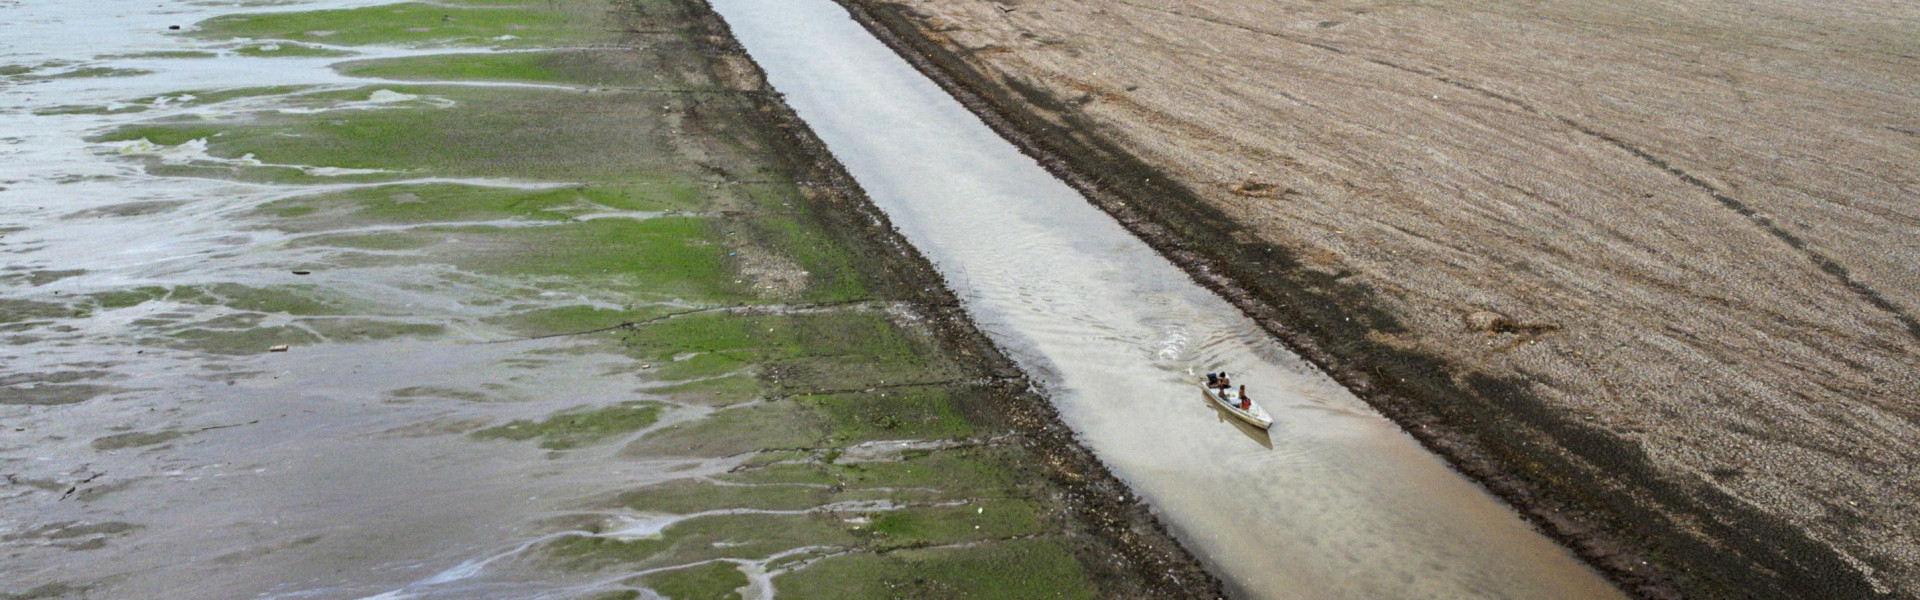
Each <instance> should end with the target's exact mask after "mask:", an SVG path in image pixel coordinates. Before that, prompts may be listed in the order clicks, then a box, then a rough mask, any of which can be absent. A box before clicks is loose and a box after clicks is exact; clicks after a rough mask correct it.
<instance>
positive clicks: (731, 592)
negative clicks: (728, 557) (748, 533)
mask: <svg viewBox="0 0 1920 600" xmlns="http://www.w3.org/2000/svg"><path fill="white" fill-rule="evenodd" d="M640 582H641V584H642V585H645V586H647V588H648V589H651V590H653V591H654V593H657V594H660V595H661V596H665V597H667V598H670V599H672V600H741V596H740V592H739V591H737V590H739V589H740V588H743V587H746V586H747V576H746V575H745V574H743V573H741V572H740V568H739V567H737V566H734V564H733V563H729V562H714V563H707V564H704V565H699V566H694V567H687V568H685V569H674V570H672V571H666V572H662V573H656V574H653V575H648V576H646V577H642V578H640Z"/></svg>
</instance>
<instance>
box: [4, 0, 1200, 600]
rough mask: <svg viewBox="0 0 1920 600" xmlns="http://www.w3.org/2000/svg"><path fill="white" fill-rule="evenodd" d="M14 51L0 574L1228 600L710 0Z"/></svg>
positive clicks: (549, 593)
mask: <svg viewBox="0 0 1920 600" xmlns="http://www.w3.org/2000/svg"><path fill="white" fill-rule="evenodd" d="M171 26H179V27H178V29H174V28H172V27H171ZM0 65H4V70H0V130H4V131H7V132H8V133H7V135H8V136H10V137H7V138H6V139H4V140H0V144H4V146H0V152H4V153H5V154H6V158H7V161H6V162H5V164H4V166H0V253H4V259H3V261H0V269H5V271H4V273H0V336H4V339H5V341H6V343H5V346H4V347H0V425H4V429H0V473H4V475H5V482H4V485H3V486H0V515H4V516H0V552H4V555H5V556H6V560H5V561H3V562H0V580H3V581H6V582H8V585H7V586H6V587H7V589H5V590H0V594H3V596H0V597H6V598H16V597H18V598H121V597H142V598H205V597H224V598H243V597H255V598H349V599H350V598H380V599H383V600H392V599H400V598H436V597H441V598H595V599H603V600H604V599H615V598H618V599H628V600H631V599H634V598H662V597H670V598H679V599H685V598H744V599H763V600H764V599H767V598H773V597H775V596H776V595H777V596H778V597H783V598H806V597H814V598H862V597H894V596H897V595H899V594H902V593H903V592H902V591H901V590H913V591H911V592H904V593H906V594H907V595H912V596H941V595H946V596H954V595H959V596H973V597H994V596H998V597H1066V598H1091V597H1110V596H1139V595H1153V596H1167V595H1181V594H1191V595H1195V596H1208V595H1211V594H1213V593H1214V592H1215V591H1216V589H1215V587H1214V584H1213V583H1212V582H1211V580H1210V579H1209V578H1208V577H1207V576H1206V575H1205V574H1204V573H1202V572H1200V571H1199V568H1198V566H1197V565H1196V564H1195V563H1193V561H1192V560H1191V559H1190V558H1188V557H1186V556H1185V555H1184V554H1183V553H1182V552H1181V551H1180V550H1179V548H1178V547H1177V546H1175V545H1174V544H1173V543H1172V542H1171V540H1169V539H1167V538H1166V537H1165V535H1164V534H1162V533H1159V532H1158V530H1157V525H1156V524H1155V523H1154V522H1153V520H1152V517H1151V516H1150V515H1147V514H1146V512H1145V510H1144V509H1143V508H1141V507H1140V506H1139V505H1138V503H1137V502H1134V501H1133V500H1132V499H1131V498H1130V497H1129V496H1128V495H1127V494H1126V492H1125V490H1124V488H1123V487H1122V486H1120V485H1118V484H1117V482H1115V481H1113V480H1112V478H1111V477H1108V476H1106V475H1105V474H1104V472H1103V471H1102V470H1101V468H1100V467H1099V465H1098V464H1097V463H1095V462H1093V461H1092V459H1091V457H1090V456H1089V455H1087V454H1086V453H1085V452H1084V451H1083V450H1080V449H1079V448H1077V447H1076V446H1074V445H1073V444H1072V440H1071V439H1070V437H1068V436H1067V435H1066V434H1064V433H1063V429H1062V428H1061V426H1060V425H1059V423H1058V421H1057V419H1056V418H1055V417H1054V416H1053V415H1052V413H1051V412H1049V411H1048V410H1046V406H1045V404H1044V403H1043V402H1042V401H1041V400H1040V399H1039V398H1037V397H1036V396H1034V395H1032V394H1031V393H1030V392H1029V391H1028V390H1027V386H1026V384H1025V383H1024V381H1023V380H1022V378H1021V377H1020V376H1019V374H1018V372H1017V371H1014V370H1012V368H1011V366H1010V364H1009V363H1007V362H1006V361H1005V359H1003V358H1000V357H999V356H998V355H997V354H996V353H995V352H994V350H993V348H992V347H991V346H990V345H989V344H987V343H986V341H985V339H984V338H983V337H981V336H980V335H979V334H978V332H975V331H973V330H972V329H971V326H970V325H968V324H967V322H966V321H965V320H964V317H963V316H962V315H961V314H960V313H959V312H958V311H957V310H956V309H955V307H954V304H955V302H954V300H953V298H951V297H950V296H948V295H946V292H945V288H944V286H942V285H941V282H940V280H939V278H938V276H937V275H935V274H934V272H933V271H932V270H931V269H930V268H929V267H928V266H927V265H926V264H925V262H924V260H923V259H921V258H920V257H919V256H918V255H917V254H915V253H914V252H913V251H912V249H911V248H910V247H908V246H906V245H905V244H904V243H902V242H901V241H900V240H899V238H898V236H897V235H895V234H894V233H893V232H892V231H891V230H890V229H889V228H888V226H887V224H886V221H885V220H884V218H880V217H879V215H878V214H877V213H875V212H874V211H873V209H872V207H871V206H870V205H869V204H867V202H866V201H865V199H864V197H863V196H861V195H860V192H859V190H858V189H857V187H854V186H852V185H851V184H850V183H849V182H848V181H847V180H846V179H845V177H844V175H843V174H841V173H840V172H839V170H838V167H837V166H836V165H835V164H834V163H833V161H832V158H831V156H829V155H827V154H825V153H824V152H822V151H821V150H820V148H819V147H818V144H817V142H813V141H811V138H810V136H809V134H808V133H807V132H806V130H805V128H804V125H802V124H800V123H799V122H798V121H797V119H795V118H794V117H793V116H792V114H791V113H790V112H787V111H786V109H785V108H784V107H783V106H782V105H780V104H779V103H778V101H777V100H776V99H775V97H774V96H773V95H772V94H769V93H768V92H767V90H766V89H765V86H764V83H763V82H761V81H760V79H759V75H758V72H757V70H756V69H755V68H754V66H753V65H752V64H751V63H750V62H748V61H746V59H745V58H744V56H743V55H742V54H741V53H740V52H739V51H738V50H737V48H735V47H734V46H732V42H731V40H730V39H728V38H727V37H726V32H725V28H724V25H723V24H721V23H720V22H719V21H718V19H717V18H715V17H713V16H712V15H711V13H709V12H706V11H705V9H704V5H703V4H700V3H695V2H679V1H671V0H662V1H657V2H615V3H608V2H604V1H601V0H579V1H568V2H539V3H526V4H524V5H522V4H514V3H501V2H489V1H476V2H441V3H433V4H424V3H400V4H391V3H381V2H368V1H348V0H341V1H328V0H316V1H313V2H294V3H284V2H269V3H256V4H246V3H242V4H238V5H211V4H208V3H200V2H181V3H162V4H160V5H159V6H141V7H123V6H106V7H101V6H95V5H91V4H89V5H86V6H84V7H82V6H75V5H70V4H68V3H56V2H43V3H8V4H6V5H0ZM843 457H846V458H847V460H844V461H843V460H842V458H843Z"/></svg>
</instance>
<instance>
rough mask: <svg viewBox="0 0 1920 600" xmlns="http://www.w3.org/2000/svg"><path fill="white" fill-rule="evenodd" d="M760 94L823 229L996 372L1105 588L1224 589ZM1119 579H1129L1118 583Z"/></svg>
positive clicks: (702, 7) (799, 124) (700, 7)
mask: <svg viewBox="0 0 1920 600" xmlns="http://www.w3.org/2000/svg"><path fill="white" fill-rule="evenodd" d="M682 2H683V4H684V5H685V6H686V8H687V12H688V14H689V15H690V17H691V20H692V24H691V25H692V27H693V29H694V31H696V32H697V34H696V35H695V36H693V37H694V39H695V43H696V44H699V45H701V46H703V48H702V50H703V51H704V52H705V53H707V54H708V55H709V56H715V57H725V56H731V57H735V58H737V59H738V62H737V63H735V65H736V67H735V68H738V69H743V70H745V71H747V72H746V73H732V74H728V73H718V74H719V75H720V76H722V77H727V76H729V75H731V76H734V77H740V78H743V80H741V81H731V82H727V83H729V84H732V85H734V86H735V87H736V89H752V88H758V89H771V88H770V87H769V86H768V84H766V83H765V82H766V81H767V80H766V75H765V72H764V71H762V70H761V68H760V65H759V64H758V63H755V62H754V61H753V59H752V57H751V56H750V55H749V54H748V53H747V51H746V49H745V48H744V47H743V46H741V45H740V43H739V40H738V39H736V38H735V37H734V35H733V31H732V28H731V27H729V26H728V25H727V23H726V20H725V19H724V18H723V17H721V16H720V15H719V13H717V12H715V11H714V10H713V7H712V6H711V5H710V4H708V2H707V0H682ZM716 70H719V69H716ZM752 97H753V98H754V102H755V104H756V105H757V108H758V115H757V118H758V119H760V120H762V121H763V123H764V127H762V129H763V130H764V131H767V132H768V133H769V138H770V139H769V142H771V143H773V144H775V145H776V148H775V151H774V152H773V154H774V155H776V156H779V157H780V159H781V160H782V161H783V162H784V163H785V164H783V165H782V166H783V167H785V168H787V169H788V170H789V172H790V173H792V174H793V175H794V177H793V179H794V181H795V182H796V183H798V184H799V185H801V186H802V187H803V188H806V189H809V190H811V191H813V192H815V193H803V194H801V197H802V198H804V200H805V201H806V202H808V203H810V204H812V205H814V208H815V210H811V211H808V213H809V214H811V215H816V217H817V219H818V221H819V225H821V226H822V228H823V229H825V230H826V231H828V232H829V233H830V234H832V235H835V236H836V237H839V238H840V239H842V240H843V241H845V242H846V243H847V244H848V245H849V246H851V247H853V249H854V251H855V253H856V254H858V255H864V256H867V257H873V256H884V257H885V260H860V261H856V264H857V265H858V268H860V269H861V270H863V271H866V272H867V274H868V275H869V276H870V277H872V278H873V280H874V281H877V282H879V283H880V284H881V285H884V286H885V287H886V292H887V293H889V294H893V295H896V296H897V297H900V298H903V299H906V300H908V301H910V302H912V303H914V304H917V305H919V306H921V307H922V308H923V309H925V311H926V312H925V314H923V315H921V316H923V317H925V318H926V320H927V325H928V326H929V328H930V329H931V330H933V331H934V332H935V334H936V335H937V336H938V337H939V338H941V339H942V341H943V342H944V343H945V344H948V345H949V346H950V347H952V348H954V349H956V350H957V352H956V356H955V358H956V359H959V360H963V361H965V362H971V363H973V364H970V365H968V366H969V367H972V368H975V369H977V370H978V372H983V373H990V374H992V382H991V383H990V384H989V386H988V389H990V390H991V391H990V392H989V394H988V396H989V397H990V398H991V399H992V402H993V403H994V405H995V406H994V407H993V408H994V409H996V410H997V411H998V412H1000V414H1001V415H1002V416H1003V417H1004V418H1005V419H1006V420H1007V422H1008V423H1009V424H1010V425H1012V426H1013V428H1014V430H1015V431H1016V432H1017V433H1018V434H1019V435H1020V438H1021V440H1022V443H1023V445H1025V446H1026V447H1027V449H1028V450H1029V451H1031V452H1032V453H1033V454H1034V456H1036V457H1038V458H1039V459H1040V461H1041V463H1042V464H1041V465H1039V466H1040V468H1041V469H1042V470H1043V471H1044V472H1045V473H1046V474H1047V477H1048V479H1049V480H1051V482H1052V483H1053V484H1054V485H1055V486H1057V487H1058V488H1059V489H1060V490H1062V492H1063V495H1064V497H1063V498H1062V500H1063V504H1065V505H1066V506H1067V507H1068V510H1069V512H1070V513H1071V515H1072V518H1074V519H1075V520H1077V521H1078V523H1077V525H1078V526H1079V527H1082V528H1084V529H1085V530H1086V532H1087V533H1089V534H1090V537H1091V538H1092V539H1093V540H1094V541H1095V542H1096V543H1097V544H1098V545H1099V546H1101V547H1100V548H1098V549H1097V550H1098V551H1097V552H1093V553H1089V552H1088V550H1091V549H1087V548H1082V549H1080V550H1081V553H1082V556H1081V557H1080V558H1081V562H1082V564H1083V565H1085V566H1086V567H1088V568H1089V569H1092V570H1094V574H1095V575H1104V576H1102V577H1100V580H1101V583H1102V585H1103V587H1106V588H1107V589H1106V591H1107V592H1119V595H1120V596H1123V597H1143V598H1207V599H1214V598H1223V597H1225V592H1224V591H1223V587H1222V585H1221V582H1220V581H1219V580H1218V579H1217V578H1215V577H1214V576H1213V574H1212V573H1210V572H1208V571H1207V570H1206V569H1205V568H1203V567H1202V566H1201V564H1200V561H1199V560H1198V559H1196V558H1195V557H1194V556H1193V554H1192V553H1191V552H1189V551H1188V550H1187V549H1186V548H1185V547H1184V546H1182V545H1180V544H1179V542H1178V541H1176V540H1175V539H1174V537H1173V536H1172V534H1171V533H1169V531H1168V530H1167V528H1166V526H1165V525H1164V524H1163V523H1161V522H1160V520H1159V518H1158V517H1156V516H1154V514H1153V513H1152V512H1151V508H1150V507H1148V506H1147V504H1146V502H1145V501H1143V500H1142V499H1140V498H1139V497H1137V496H1135V495H1134V494H1133V493H1132V491H1131V490H1130V488H1129V487H1128V486H1127V485H1126V483H1124V482H1122V481H1120V479H1119V478H1118V477H1115V476H1114V475H1113V474H1112V472H1111V471H1109V470H1108V469H1107V467H1106V465H1105V464H1103V463H1101V462H1100V460H1099V458H1098V457H1096V456H1094V454H1093V453H1092V452H1091V451H1090V450H1088V449H1087V448H1086V447H1085V446H1083V445H1081V444H1080V442H1079V440H1078V439H1077V438H1076V436H1075V434H1074V432H1073V430H1072V429H1071V428H1069V427H1068V426H1067V425H1066V423H1065V422H1063V421H1061V419H1060V416H1059V413H1058V412H1057V411H1056V410H1055V409H1054V407H1053V404H1052V402H1051V401H1049V400H1048V399H1047V398H1045V397H1044V396H1042V395H1041V393H1040V392H1039V391H1038V389H1039V388H1038V387H1037V386H1035V385H1033V383H1032V382H1031V381H1030V380H1029V379H1028V378H1027V375H1026V373H1024V372H1023V371H1021V370H1020V368H1019V367H1018V366H1017V365H1016V364H1015V363H1014V362H1013V360H1012V359H1010V358H1008V357H1007V356H1006V355H1005V354H1003V353H1002V352H1001V351H1000V349H999V348H998V347H996V346H995V345H994V344H993V342H992V340H990V339H989V338H987V336H986V334H985V333H983V332H981V331H980V330H979V329H978V328H977V327H976V326H975V325H974V323H973V320H972V319H971V318H970V317H969V316H968V315H967V314H966V311H965V309H964V307H963V306H962V305H961V304H960V301H959V298H958V297H957V296H955V295H954V293H953V291H952V289H951V288H950V287H949V286H948V284H947V281H946V279H945V278H944V277H942V276H941V275H940V273H939V271H938V270H936V269H935V268H934V266H933V263H932V262H930V261H928V260H927V259H926V257H925V256H924V255H922V254H920V251H919V250H918V249H916V248H914V247H913V246H912V244H910V243H909V242H907V240H906V238H905V237H903V236H902V235H901V234H900V232H899V231H898V230H897V229H895V228H894V226H893V224H892V222H891V221H890V220H889V219H888V218H887V215H886V213H884V212H883V211H881V210H880V208H879V207H878V206H876V205H874V204H873V202H872V200H870V199H869V198H868V197H867V195H866V192H865V190H863V189H862V188H861V187H860V185H859V183H858V182H857V181H855V180H854V179H853V176H852V175H851V174H849V173H848V172H847V171H846V168H845V167H844V166H843V165H841V164H840V162H839V160H838V159H836V158H835V157H834V156H833V153H832V152H831V151H830V150H829V149H828V148H827V146H826V144H825V143H824V142H822V141H821V140H820V139H819V137H817V136H816V135H815V134H814V132H813V130H812V128H810V127H808V125H807V124H806V122H805V121H803V120H802V119H801V118H800V116H799V115H798V114H796V113H795V112H794V111H793V109H792V108H791V107H789V106H787V104H786V103H785V102H784V101H783V100H781V99H780V95H779V93H778V92H777V91H774V92H772V93H765V94H752ZM1089 554H1091V555H1089ZM1100 570H1107V572H1106V573H1104V574H1103V573H1100V572H1099V571H1100ZM1115 575H1118V576H1120V577H1123V578H1130V579H1133V581H1125V582H1123V581H1115V580H1114V578H1113V576H1115ZM1114 584H1119V585H1118V586H1115V585H1114ZM1115 587H1117V588H1118V589H1115Z"/></svg>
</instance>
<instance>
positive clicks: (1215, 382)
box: [1207, 371, 1220, 389]
mask: <svg viewBox="0 0 1920 600" xmlns="http://www.w3.org/2000/svg"><path fill="white" fill-rule="evenodd" d="M1217 387H1220V374H1219V373H1214V372H1212V371H1208V372H1207V389H1213V388H1217Z"/></svg>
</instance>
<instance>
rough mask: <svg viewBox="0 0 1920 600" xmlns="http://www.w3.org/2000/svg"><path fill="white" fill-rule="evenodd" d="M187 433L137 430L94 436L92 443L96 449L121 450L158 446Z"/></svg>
mask: <svg viewBox="0 0 1920 600" xmlns="http://www.w3.org/2000/svg"><path fill="white" fill-rule="evenodd" d="M185 435H186V434H185V433H181V432H179V431H173V430H167V431H136V432H132V433H117V434H114V435H109V436H104V437H99V438H94V440H93V444H92V445H93V449H94V450H101V451H106V450H119V449H122V448H138V447H141V446H156V445H160V444H165V443H167V442H171V441H173V440H176V439H179V438H180V437H182V436H185Z"/></svg>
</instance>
